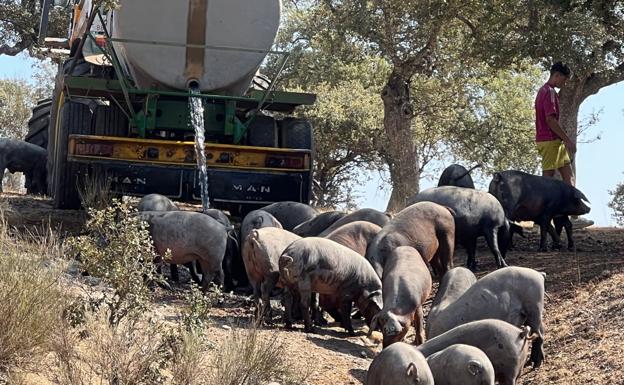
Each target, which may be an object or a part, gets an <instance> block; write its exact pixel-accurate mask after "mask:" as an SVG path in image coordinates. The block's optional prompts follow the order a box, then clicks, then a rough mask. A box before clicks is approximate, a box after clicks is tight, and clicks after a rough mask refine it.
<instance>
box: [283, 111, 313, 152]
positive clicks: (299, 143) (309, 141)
mask: <svg viewBox="0 0 624 385" xmlns="http://www.w3.org/2000/svg"><path fill="white" fill-rule="evenodd" d="M280 123H281V124H280V134H281V143H282V146H281V147H282V148H298V149H304V150H312V151H314V139H313V133H312V124H311V123H310V122H309V121H307V120H305V119H296V118H286V119H284V120H282V121H281V122H280Z"/></svg>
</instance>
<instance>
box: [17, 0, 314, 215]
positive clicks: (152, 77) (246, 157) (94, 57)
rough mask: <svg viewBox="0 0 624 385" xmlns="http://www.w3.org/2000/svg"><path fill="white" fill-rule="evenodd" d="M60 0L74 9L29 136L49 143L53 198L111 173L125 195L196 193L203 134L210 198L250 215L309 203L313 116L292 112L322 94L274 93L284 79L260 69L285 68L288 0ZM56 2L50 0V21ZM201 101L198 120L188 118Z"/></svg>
mask: <svg viewBox="0 0 624 385" xmlns="http://www.w3.org/2000/svg"><path fill="white" fill-rule="evenodd" d="M55 1H56V2H57V4H56V5H59V3H58V0H55ZM64 2H67V0H65V1H64ZM62 5H64V6H66V7H67V6H69V8H71V9H72V15H71V28H70V29H69V30H70V33H69V36H68V37H65V38H46V46H48V47H49V48H50V49H51V50H55V51H56V52H62V53H65V54H66V55H67V58H66V60H65V61H64V62H63V64H62V65H59V72H58V75H57V77H56V84H55V91H54V95H53V98H52V99H50V100H44V101H41V102H40V103H39V105H38V106H36V107H35V108H34V110H33V117H32V119H31V120H30V123H29V126H30V127H29V133H28V135H27V137H26V141H28V142H30V143H33V144H37V145H39V146H42V147H44V148H47V150H48V194H49V195H51V196H52V197H53V198H54V206H55V208H60V209H75V208H79V207H80V204H81V202H80V194H79V190H80V189H81V188H84V185H85V184H86V183H94V182H93V181H102V180H104V181H105V182H106V183H103V184H102V186H107V188H110V189H111V190H112V191H113V192H114V193H116V194H123V195H133V196H144V195H147V194H151V193H158V194H162V195H165V196H167V197H169V198H172V199H175V200H179V201H201V198H202V193H201V191H202V183H200V180H201V178H200V173H199V169H200V167H198V158H200V159H201V158H203V157H202V156H201V151H199V152H198V151H196V146H197V143H198V142H199V143H201V141H200V140H199V139H200V138H199V136H203V137H205V144H204V146H203V151H204V155H205V165H206V173H207V179H208V183H207V186H206V187H207V195H208V197H207V198H208V199H209V203H210V206H212V207H215V208H219V209H223V210H229V211H230V212H231V213H233V214H237V213H238V214H241V213H245V212H247V211H249V210H252V209H255V208H258V207H260V206H263V205H266V204H269V203H272V202H277V201H286V200H288V201H297V202H303V203H309V201H310V198H311V186H312V165H313V155H314V151H313V150H314V140H313V134H312V126H311V124H310V123H309V122H308V121H306V120H304V119H298V118H295V117H293V112H294V111H295V109H296V108H297V107H298V106H302V105H311V104H313V103H314V101H315V99H316V96H315V95H313V94H307V93H295V92H280V91H276V90H274V88H273V85H274V84H275V79H268V78H267V77H265V76H263V75H261V74H260V73H259V68H260V67H261V65H262V63H263V61H264V60H265V59H266V58H267V57H270V58H272V59H273V63H275V65H274V66H273V67H275V68H277V69H278V71H277V72H278V75H279V72H280V71H281V69H283V67H284V64H285V63H286V60H287V59H288V54H287V53H284V52H277V51H272V50H271V47H272V46H273V43H274V40H275V37H276V34H277V30H278V28H279V21H280V14H281V2H280V0H254V1H253V2H250V1H247V0H210V1H207V0H175V1H174V0H121V1H120V2H119V5H118V6H117V7H116V8H115V9H113V10H111V9H106V8H105V7H104V5H103V4H102V2H100V1H97V0H93V1H91V0H80V1H76V3H75V4H73V3H72V4H62ZM52 6H55V4H54V3H52V0H45V1H44V6H43V15H42V28H41V30H42V31H45V30H46V28H45V23H46V22H47V21H46V19H47V16H46V15H47V12H48V10H49V8H50V7H52ZM193 98H194V99H193ZM197 99H201V104H200V105H201V109H202V110H203V111H202V112H201V113H200V114H201V117H202V118H203V127H202V128H201V129H199V130H200V131H197V127H196V126H193V124H192V122H191V120H192V119H191V111H190V109H191V107H190V106H191V104H192V103H190V101H192V100H197ZM202 133H203V135H201V134H202ZM201 139H203V138H201ZM198 155H199V156H198ZM200 164H201V162H200ZM204 185H205V184H204Z"/></svg>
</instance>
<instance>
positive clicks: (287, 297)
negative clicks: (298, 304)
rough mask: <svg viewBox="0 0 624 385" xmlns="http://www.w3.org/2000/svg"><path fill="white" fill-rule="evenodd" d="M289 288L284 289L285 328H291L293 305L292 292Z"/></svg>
mask: <svg viewBox="0 0 624 385" xmlns="http://www.w3.org/2000/svg"><path fill="white" fill-rule="evenodd" d="M291 290H292V289H290V288H285V289H284V325H285V326H286V329H292V327H293V325H292V307H293V302H294V301H293V293H292V291H291Z"/></svg>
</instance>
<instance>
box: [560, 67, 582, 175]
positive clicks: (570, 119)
mask: <svg viewBox="0 0 624 385" xmlns="http://www.w3.org/2000/svg"><path fill="white" fill-rule="evenodd" d="M585 80H586V79H579V78H577V77H575V78H573V79H570V81H569V82H568V84H567V85H566V87H565V88H563V89H562V90H561V92H559V107H560V109H561V111H560V117H559V123H560V124H561V128H563V130H564V131H565V132H566V134H568V136H569V137H570V140H572V142H573V143H575V144H576V143H577V140H578V114H579V109H580V107H581V103H582V102H583V100H585V99H584V98H583V87H584V85H585ZM570 156H571V158H572V171H573V172H574V174H576V162H575V158H576V156H574V155H573V154H570Z"/></svg>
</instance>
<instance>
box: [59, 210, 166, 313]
mask: <svg viewBox="0 0 624 385" xmlns="http://www.w3.org/2000/svg"><path fill="white" fill-rule="evenodd" d="M88 213H89V217H90V219H89V221H88V222H87V225H86V230H87V235H84V236H81V237H77V238H73V239H71V240H70V245H71V247H72V249H73V251H74V253H75V255H76V257H77V258H79V259H80V261H81V262H82V267H83V269H84V270H85V271H87V272H88V273H89V274H90V275H91V276H93V277H96V278H100V279H101V280H102V281H103V282H104V283H106V284H107V285H109V286H110V287H111V288H112V292H106V293H104V297H103V298H102V299H101V302H102V303H103V304H104V305H106V306H107V307H108V309H109V322H110V323H111V325H116V324H118V323H119V322H120V321H121V320H122V319H123V318H125V317H127V316H129V317H131V318H132V317H136V316H138V315H140V314H141V313H142V312H143V311H144V310H145V309H147V307H148V303H149V299H150V297H151V291H150V289H149V287H148V284H150V283H155V282H163V281H162V280H163V278H162V276H161V275H160V274H157V272H156V266H155V264H154V259H155V258H156V253H155V250H154V246H153V244H152V240H151V237H150V235H149V231H148V228H147V224H146V223H145V222H143V221H141V220H140V218H139V216H137V215H136V212H135V211H134V210H133V209H131V208H130V206H129V204H127V203H123V202H120V201H118V200H114V201H113V204H112V205H111V206H110V207H107V208H105V209H103V210H94V209H89V210H88Z"/></svg>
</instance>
